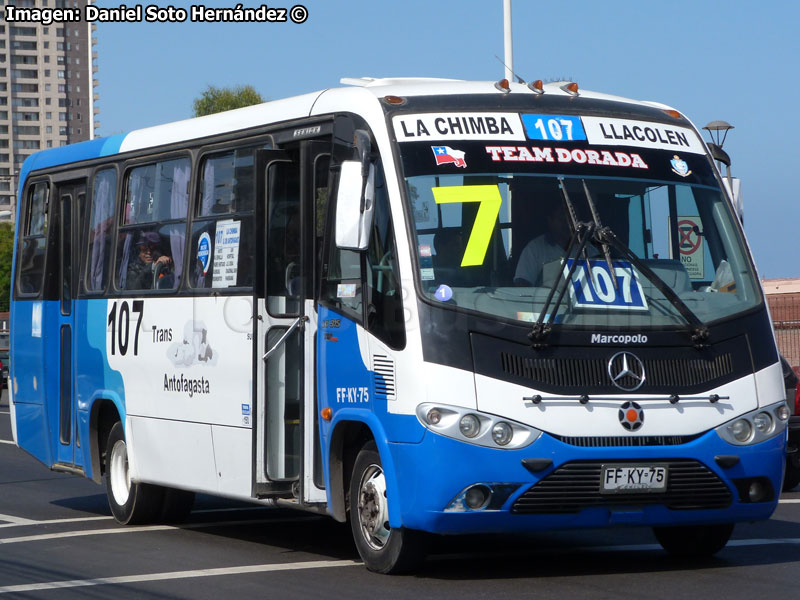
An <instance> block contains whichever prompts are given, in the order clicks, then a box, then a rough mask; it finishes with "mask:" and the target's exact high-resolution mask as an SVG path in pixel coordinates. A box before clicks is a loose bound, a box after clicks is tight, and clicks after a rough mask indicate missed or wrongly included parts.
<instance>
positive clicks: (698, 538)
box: [653, 523, 733, 558]
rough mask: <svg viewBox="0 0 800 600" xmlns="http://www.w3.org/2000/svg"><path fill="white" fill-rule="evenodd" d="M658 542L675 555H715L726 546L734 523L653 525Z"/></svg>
mask: <svg viewBox="0 0 800 600" xmlns="http://www.w3.org/2000/svg"><path fill="white" fill-rule="evenodd" d="M653 533H655V535H656V539H657V540H658V543H659V544H661V547H662V548H664V550H666V551H667V552H668V553H670V554H671V555H673V556H683V557H696V558H700V557H707V556H713V555H714V554H716V553H717V552H719V551H720V550H722V549H723V548H724V547H725V544H727V543H728V540H729V539H731V534H732V533H733V523H723V524H721V525H687V526H682V527H653Z"/></svg>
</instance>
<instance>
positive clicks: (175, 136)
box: [19, 77, 670, 184]
mask: <svg viewBox="0 0 800 600" xmlns="http://www.w3.org/2000/svg"><path fill="white" fill-rule="evenodd" d="M341 83H343V84H345V85H346V86H349V87H343V88H334V89H329V90H322V91H317V92H312V93H309V94H304V95H301V96H295V97H291V98H286V99H282V100H274V101H271V102H265V103H263V104H257V105H253V106H247V107H245V108H239V109H235V110H230V111H225V112H222V113H217V114H213V115H208V116H204V117H196V118H192V119H185V120H183V121H176V122H173V123H167V124H164V125H156V126H153V127H147V128H144V129H137V130H134V131H131V132H129V133H122V134H117V135H113V136H110V137H107V138H99V139H95V140H90V141H87V142H80V143H77V144H71V145H69V146H63V147H61V148H52V149H48V150H43V151H41V152H37V153H35V154H32V155H31V156H29V157H28V158H27V159H26V161H25V163H24V164H23V166H22V170H21V172H20V177H19V181H20V183H21V184H22V183H24V182H25V179H26V178H27V176H28V174H29V173H30V172H32V171H36V170H39V169H44V168H48V167H54V166H58V165H64V164H70V163H76V162H81V161H84V160H91V159H95V158H101V157H105V156H113V155H114V154H119V153H122V152H130V151H135V150H141V149H144V148H153V147H158V146H163V145H166V144H172V143H177V142H181V141H188V140H193V139H200V138H204V137H208V136H211V135H215V134H220V133H226V132H232V131H239V130H244V129H249V128H252V127H257V126H259V125H263V124H268V123H277V122H280V121H286V120H291V119H298V118H302V117H307V116H311V115H313V114H324V112H325V110H321V111H319V110H318V111H315V110H314V108H315V103H316V102H317V100H318V99H320V97H321V96H323V95H325V102H323V103H321V104H322V105H324V106H325V107H330V106H332V105H336V104H337V98H341V100H342V101H343V102H342V105H343V106H342V107H340V109H339V110H345V106H353V105H352V100H353V99H354V96H355V97H360V98H361V99H362V101H364V102H368V101H370V100H373V99H375V100H377V99H379V98H383V97H385V96H398V97H415V96H437V95H439V96H448V95H461V96H470V95H487V94H496V95H499V97H502V95H504V92H502V91H500V90H498V89H497V87H495V84H496V82H492V81H463V80H456V79H434V78H411V77H408V78H405V77H402V78H384V79H377V78H372V77H362V78H343V79H342V80H341ZM564 83H565V82H563V81H562V82H552V83H547V84H545V85H544V92H545V94H547V95H548V96H549V97H553V96H561V97H564V99H565V100H567V99H570V98H572V97H573V95H572V94H570V93H568V92H566V91H564V90H563V89H562V86H563V85H564ZM509 86H510V92H509V93H510V94H512V95H514V96H520V95H523V94H524V95H531V96H535V95H537V94H536V93H535V92H534V91H532V90H531V89H530V88H528V86H527V85H525V84H522V83H514V82H511V83H510V84H509ZM580 96H581V97H582V98H587V99H594V100H607V101H611V102H619V103H625V104H637V105H640V106H649V107H655V108H661V109H669V108H670V107H668V106H666V105H662V104H658V103H654V102H641V101H637V100H631V99H628V98H622V97H619V96H612V95H608V94H602V93H598V92H591V91H584V90H581V91H580Z"/></svg>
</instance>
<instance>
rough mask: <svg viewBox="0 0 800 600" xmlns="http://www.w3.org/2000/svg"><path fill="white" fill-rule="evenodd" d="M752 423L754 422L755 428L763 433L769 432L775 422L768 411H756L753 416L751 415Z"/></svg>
mask: <svg viewBox="0 0 800 600" xmlns="http://www.w3.org/2000/svg"><path fill="white" fill-rule="evenodd" d="M753 424H755V426H756V429H758V430H759V431H760V432H761V433H763V434H768V433H770V432H771V431H772V428H773V427H774V426H775V423H774V422H773V420H772V417H771V416H770V415H769V413H768V412H760V413H758V414H757V415H756V416H755V417H753Z"/></svg>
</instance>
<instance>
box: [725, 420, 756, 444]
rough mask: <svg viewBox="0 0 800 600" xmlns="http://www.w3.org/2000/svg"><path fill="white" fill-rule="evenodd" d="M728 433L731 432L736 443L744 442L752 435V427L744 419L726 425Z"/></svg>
mask: <svg viewBox="0 0 800 600" xmlns="http://www.w3.org/2000/svg"><path fill="white" fill-rule="evenodd" d="M728 431H730V432H731V435H733V437H734V438H735V439H736V441H737V442H746V441H747V440H749V439H750V436H751V435H752V433H753V426H752V425H750V422H749V421H748V420H746V419H738V420H736V421H734V422H733V423H731V424H730V425H728Z"/></svg>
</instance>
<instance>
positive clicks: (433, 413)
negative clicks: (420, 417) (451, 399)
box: [425, 408, 442, 425]
mask: <svg viewBox="0 0 800 600" xmlns="http://www.w3.org/2000/svg"><path fill="white" fill-rule="evenodd" d="M425 418H426V419H427V420H428V424H429V425H438V424H439V422H440V421H441V420H442V411H440V410H439V409H438V408H432V409H430V410H429V411H428V414H427V415H426V416H425Z"/></svg>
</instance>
